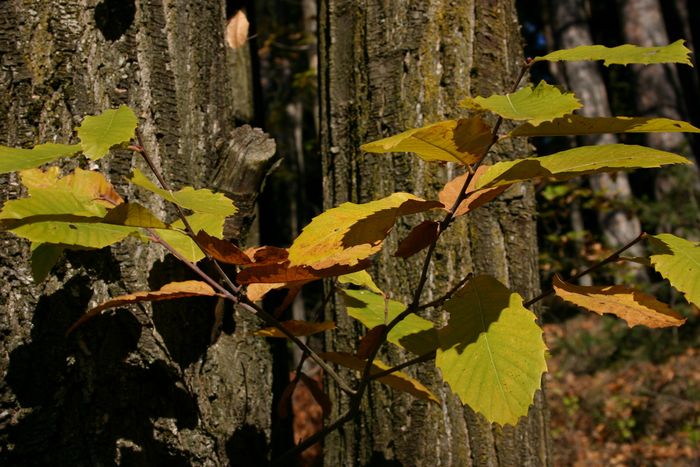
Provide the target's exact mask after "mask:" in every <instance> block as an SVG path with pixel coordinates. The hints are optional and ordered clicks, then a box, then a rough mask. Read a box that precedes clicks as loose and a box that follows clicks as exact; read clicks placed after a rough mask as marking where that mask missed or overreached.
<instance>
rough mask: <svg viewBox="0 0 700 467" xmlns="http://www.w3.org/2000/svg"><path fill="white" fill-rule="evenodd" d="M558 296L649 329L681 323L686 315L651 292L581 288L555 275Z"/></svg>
mask: <svg viewBox="0 0 700 467" xmlns="http://www.w3.org/2000/svg"><path fill="white" fill-rule="evenodd" d="M552 285H553V287H554V291H555V293H556V294H557V296H558V297H560V298H562V299H564V300H566V301H567V302H569V303H573V304H574V305H577V306H579V307H581V308H585V309H586V310H588V311H592V312H594V313H597V314H599V315H601V316H602V315H603V314H605V313H609V314H612V315H615V316H617V317H618V318H622V319H624V320H625V321H627V324H628V325H629V326H630V327H634V326H637V325H642V326H646V327H648V328H666V327H669V326H680V325H681V324H683V323H685V318H683V317H682V316H681V315H679V314H678V313H676V312H675V311H673V310H672V309H671V308H670V307H669V306H668V305H666V304H665V303H662V302H660V301H658V300H657V299H656V298H654V297H652V296H651V295H647V294H644V293H642V292H640V291H639V290H634V289H630V288H628V287H624V286H621V285H614V286H613V285H610V286H606V287H594V286H588V287H583V286H579V285H573V284H569V283H567V282H564V281H563V280H561V279H560V278H559V276H554V279H553V281H552Z"/></svg>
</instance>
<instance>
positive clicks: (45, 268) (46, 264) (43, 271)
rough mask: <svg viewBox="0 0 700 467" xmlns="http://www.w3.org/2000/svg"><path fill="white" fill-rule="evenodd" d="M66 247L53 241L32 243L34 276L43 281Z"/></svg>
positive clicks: (37, 280) (35, 280)
mask: <svg viewBox="0 0 700 467" xmlns="http://www.w3.org/2000/svg"><path fill="white" fill-rule="evenodd" d="M63 250H64V247H63V246H61V245H53V244H51V243H38V244H37V243H32V278H33V279H34V282H36V283H37V284H38V283H40V282H43V281H44V280H45V279H46V278H47V277H48V276H49V273H50V272H51V270H52V269H53V267H54V266H55V265H56V263H58V261H59V260H60V259H61V257H62V256H63Z"/></svg>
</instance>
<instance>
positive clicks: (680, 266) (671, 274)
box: [648, 234, 700, 307]
mask: <svg viewBox="0 0 700 467" xmlns="http://www.w3.org/2000/svg"><path fill="white" fill-rule="evenodd" d="M648 238H649V241H650V242H651V244H652V246H653V247H654V250H656V251H657V253H656V254H653V255H651V257H650V258H649V259H650V260H651V265H652V267H653V268H654V269H655V270H656V271H657V272H658V273H659V274H661V276H663V277H664V278H665V279H668V281H669V282H670V283H671V285H672V286H673V287H675V288H676V289H678V290H680V291H681V292H683V294H684V295H685V298H686V300H688V301H689V302H690V303H692V304H693V305H695V306H697V307H700V244H699V243H694V242H690V241H688V240H686V239H684V238H680V237H676V236H675V235H671V234H659V235H654V236H651V237H648Z"/></svg>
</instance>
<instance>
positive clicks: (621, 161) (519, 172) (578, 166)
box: [476, 144, 690, 189]
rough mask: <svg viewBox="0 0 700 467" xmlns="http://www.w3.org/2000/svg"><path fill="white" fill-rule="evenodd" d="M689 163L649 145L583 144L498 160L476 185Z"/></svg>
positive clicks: (485, 185)
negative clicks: (543, 154)
mask: <svg viewBox="0 0 700 467" xmlns="http://www.w3.org/2000/svg"><path fill="white" fill-rule="evenodd" d="M689 163H690V161H688V159H686V158H685V157H681V156H679V155H677V154H673V153H670V152H665V151H659V150H658V149H652V148H648V147H645V146H636V145H631V144H603V145H599V146H582V147H579V148H574V149H569V150H567V151H562V152H558V153H555V154H551V155H549V156H543V157H528V158H525V159H518V160H514V161H504V162H498V163H496V164H494V165H492V166H491V167H490V168H489V170H488V171H487V172H486V173H484V175H483V176H482V177H481V178H480V179H479V180H478V181H477V183H476V189H482V188H488V187H493V186H499V185H510V184H512V183H515V182H521V181H524V180H532V179H534V178H538V177H553V178H554V179H555V180H567V179H569V178H573V177H577V176H579V175H585V174H594V173H600V172H612V171H616V170H621V169H641V168H654V167H661V166H663V165H668V164H689Z"/></svg>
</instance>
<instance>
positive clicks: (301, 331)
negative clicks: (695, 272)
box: [253, 320, 335, 337]
mask: <svg viewBox="0 0 700 467" xmlns="http://www.w3.org/2000/svg"><path fill="white" fill-rule="evenodd" d="M282 326H284V328H285V329H286V330H287V331H289V332H290V333H291V334H293V335H295V336H310V335H312V334H317V333H319V332H323V331H328V330H330V329H335V323H334V322H333V321H323V322H322V323H312V322H310V321H298V320H289V321H283V322H282ZM253 334H255V335H256V336H260V337H287V336H285V335H284V334H283V333H282V331H280V330H279V329H277V328H274V327H268V328H263V329H260V330H259V331H255V332H254V333H253Z"/></svg>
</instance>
